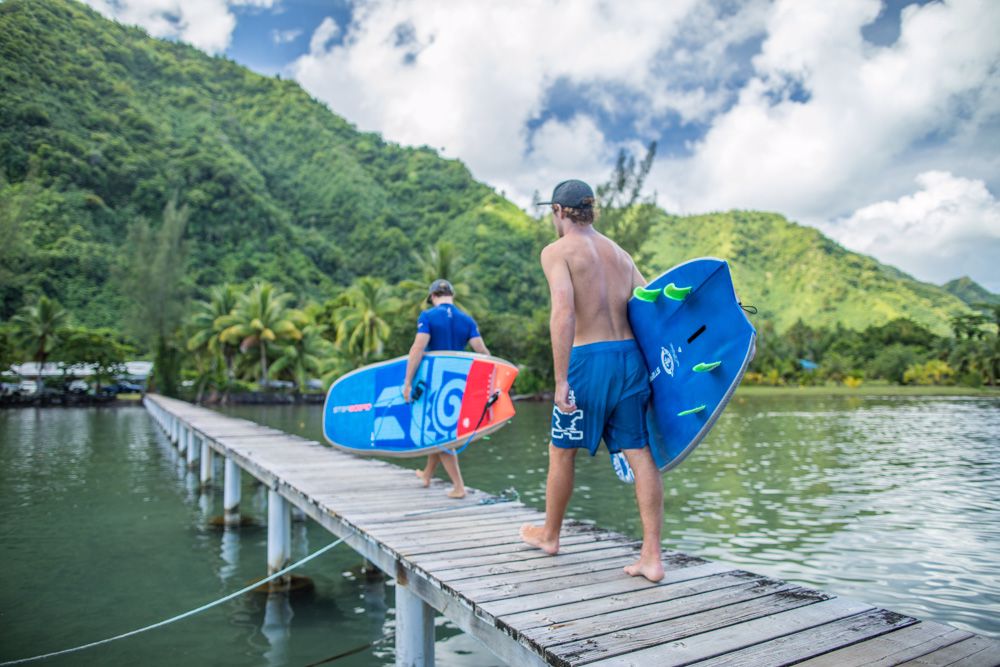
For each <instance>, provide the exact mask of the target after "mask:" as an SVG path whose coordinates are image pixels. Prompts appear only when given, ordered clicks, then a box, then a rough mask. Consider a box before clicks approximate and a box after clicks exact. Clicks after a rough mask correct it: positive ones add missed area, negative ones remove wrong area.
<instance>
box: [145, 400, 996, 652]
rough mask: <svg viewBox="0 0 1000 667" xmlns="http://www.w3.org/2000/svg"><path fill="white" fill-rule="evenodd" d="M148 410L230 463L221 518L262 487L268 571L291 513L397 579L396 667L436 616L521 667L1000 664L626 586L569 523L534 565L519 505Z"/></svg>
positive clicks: (190, 411) (231, 421) (712, 577)
mask: <svg viewBox="0 0 1000 667" xmlns="http://www.w3.org/2000/svg"><path fill="white" fill-rule="evenodd" d="M145 402H146V406H147V409H148V410H149V411H150V413H151V414H152V416H153V417H154V418H155V419H156V421H157V422H158V423H159V424H160V425H161V426H162V427H163V428H164V429H165V430H166V431H167V433H168V435H170V437H171V439H172V440H174V441H175V442H177V443H178V445H179V446H180V447H181V448H182V449H183V450H184V451H185V452H186V455H187V461H188V463H189V465H191V466H192V467H194V466H196V465H198V464H199V463H200V468H201V478H202V481H203V482H208V481H209V480H210V478H211V474H212V472H211V471H212V466H211V465H210V462H211V458H212V456H213V454H219V455H222V456H224V457H225V458H226V462H227V464H226V477H227V479H226V483H225V487H226V491H225V493H226V500H225V504H226V509H227V513H232V514H235V513H236V512H237V508H238V504H239V491H238V488H239V476H238V475H239V469H242V470H245V471H247V472H248V473H250V474H251V475H252V476H253V477H255V478H257V479H258V480H260V481H261V482H262V483H264V484H265V485H266V486H267V487H268V488H269V489H270V492H269V510H268V516H269V520H268V524H269V525H268V565H269V569H270V570H271V571H272V572H274V571H277V569H280V567H283V566H284V564H286V563H287V562H288V555H289V550H288V545H287V531H288V528H287V526H288V511H289V506H288V504H290V505H292V506H295V507H298V508H299V509H301V510H302V511H303V512H304V513H305V514H306V515H308V516H309V517H310V518H311V519H313V520H314V521H316V522H318V523H319V524H320V525H322V526H323V527H324V528H326V529H327V530H329V531H330V532H331V533H333V534H334V535H336V536H338V537H343V538H345V542H346V543H347V544H348V545H350V546H351V547H352V548H354V549H355V550H356V551H357V552H359V553H360V554H361V555H362V556H364V557H365V558H367V559H368V560H370V561H371V562H372V563H374V564H375V565H376V566H378V567H379V568H380V569H381V570H382V571H384V572H386V573H387V574H388V575H389V576H391V577H393V578H395V579H396V607H397V632H396V645H397V664H407V665H409V664H433V632H434V629H433V628H434V626H433V614H434V613H435V612H437V613H440V614H442V615H444V616H445V617H447V618H448V619H450V620H451V621H452V622H453V623H454V624H455V625H457V626H458V627H459V628H460V629H462V630H463V631H464V632H466V633H469V634H471V635H473V636H474V637H476V638H477V639H479V640H480V641H481V642H482V643H483V644H485V645H486V646H487V647H488V648H489V649H490V650H491V651H493V653H495V654H496V655H497V656H498V657H500V658H501V659H503V660H504V661H506V662H507V663H508V664H511V665H517V666H521V665H541V664H553V665H643V666H644V665H657V666H660V665H690V664H698V665H733V666H738V667H743V666H747V665H789V664H803V665H810V666H815V667H818V666H820V665H822V666H829V667H849V666H851V665H962V666H972V665H981V666H986V667H993V666H995V665H1000V643H998V642H996V641H994V640H991V639H988V638H985V637H981V636H977V635H974V634H972V633H970V632H965V631H962V630H958V629H955V628H951V627H948V626H946V625H942V624H939V623H932V622H927V621H920V620H918V619H916V618H911V617H909V616H904V615H902V614H897V613H894V612H891V611H887V610H885V609H878V608H875V607H872V606H871V605H868V604H865V603H863V602H858V601H855V600H849V599H845V598H841V597H837V596H834V595H829V594H827V593H823V592H821V591H818V590H813V589H809V588H804V587H801V586H796V585H794V584H790V583H787V582H784V581H779V580H775V579H771V578H768V577H764V576H761V575H758V574H754V573H752V572H747V571H745V570H740V569H737V568H734V567H731V566H727V565H724V564H722V563H713V562H708V561H706V560H704V559H702V558H698V557H695V556H688V555H686V554H683V553H679V552H666V553H665V554H664V565H665V567H666V570H667V572H666V577H665V578H664V580H663V581H662V582H660V583H658V584H651V583H649V582H647V581H645V580H644V579H639V578H632V577H628V576H626V575H624V574H623V573H622V567H623V566H624V565H626V564H628V563H630V562H632V561H633V560H634V559H635V558H636V557H637V554H638V543H637V542H635V541H634V540H631V539H629V538H628V537H626V536H623V535H620V534H617V533H614V532H611V531H606V530H602V529H598V528H595V527H594V526H591V525H587V524H582V523H578V522H568V523H567V524H566V526H565V528H564V532H563V538H562V550H561V551H560V553H559V555H557V556H546V555H544V554H543V553H542V552H541V551H538V550H535V549H530V548H528V547H526V546H525V545H523V544H522V543H521V542H520V540H519V539H518V527H519V526H520V525H521V524H522V523H524V522H525V521H532V522H541V521H542V520H543V515H542V513H540V512H538V511H537V510H534V509H531V508H529V507H526V506H525V505H523V504H521V503H517V502H508V503H497V504H481V503H480V501H481V500H482V499H484V498H487V496H485V495H484V494H483V493H481V492H475V491H472V492H471V493H470V494H469V495H468V496H466V498H465V499H463V500H460V501H456V500H451V499H448V498H446V497H444V494H441V493H428V492H427V491H426V490H425V489H423V488H421V487H420V486H419V483H418V482H417V480H416V479H415V477H414V474H413V471H412V470H410V469H404V468H401V467H399V466H395V465H392V464H389V463H385V462H382V461H373V460H362V459H359V458H356V457H353V456H351V455H348V454H345V453H342V452H339V451H337V450H334V449H332V448H330V447H327V446H325V445H321V444H320V443H317V442H312V441H309V440H306V439H303V438H300V437H296V436H292V435H289V434H287V433H284V432H282V431H278V430H275V429H272V428H267V427H265V426H261V425H259V424H255V423H253V422H250V421H247V420H243V419H235V418H231V417H226V416H224V415H221V414H219V413H217V412H213V411H212V410H207V409H204V408H200V407H197V406H194V405H191V404H189V403H185V402H182V401H177V400H174V399H169V398H165V397H162V396H156V395H147V396H146V398H145ZM237 466H238V468H237ZM231 475H235V481H234V480H233V479H230V476H231ZM234 485H235V488H236V490H235V491H233V487H234ZM234 493H235V494H236V495H235V497H234V496H233V494H234ZM234 498H235V501H234ZM234 503H235V504H234ZM438 510H443V511H438ZM283 534H284V537H283ZM283 540H284V542H283Z"/></svg>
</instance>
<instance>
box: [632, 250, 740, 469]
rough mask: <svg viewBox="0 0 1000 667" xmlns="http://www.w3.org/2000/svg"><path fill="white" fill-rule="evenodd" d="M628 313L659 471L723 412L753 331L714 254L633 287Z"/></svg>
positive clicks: (724, 268)
mask: <svg viewBox="0 0 1000 667" xmlns="http://www.w3.org/2000/svg"><path fill="white" fill-rule="evenodd" d="M628 317H629V322H630V323H631V325H632V331H633V333H634V335H635V338H636V342H637V343H638V344H639V349H640V350H641V351H642V354H643V357H644V358H645V360H646V368H647V369H648V370H649V381H650V387H651V389H652V397H651V398H650V403H649V408H648V410H647V420H646V421H647V426H648V428H649V439H650V443H649V444H650V450H651V451H652V454H653V460H654V461H655V462H656V466H657V467H658V468H659V469H660V470H661V471H663V472H666V471H667V470H669V469H671V468H673V467H674V466H676V465H677V464H679V463H680V462H681V461H682V460H684V457H685V456H687V455H688V454H690V453H691V451H692V450H693V449H694V448H695V447H697V446H698V443H700V442H701V440H702V438H704V437H705V435H707V434H708V432H709V430H710V429H711V428H712V426H713V425H714V424H715V421H716V420H717V419H718V418H719V415H721V414H722V411H723V410H724V409H725V407H726V404H727V403H728V402H729V399H730V398H732V395H733V392H734V391H736V387H737V386H739V383H740V380H741V379H742V378H743V374H744V373H745V372H746V369H747V365H748V364H749V363H750V360H751V359H752V358H753V355H754V350H755V346H756V340H757V332H756V330H755V329H754V327H753V325H752V324H750V321H749V320H748V319H747V317H746V314H745V313H744V311H743V309H742V307H741V306H740V303H739V301H738V300H737V298H736V291H735V289H734V288H733V278H732V275H731V274H730V273H729V264H728V263H727V262H726V261H725V260H722V259H716V258H713V257H705V258H701V259H693V260H691V261H688V262H685V263H683V264H679V265H678V266H675V267H674V268H672V269H670V270H669V271H667V272H666V273H664V274H663V275H661V276H660V277H658V278H657V279H656V280H654V281H653V282H651V283H650V284H649V285H647V286H646V287H638V288H636V290H635V292H634V294H633V296H632V298H631V299H629V302H628Z"/></svg>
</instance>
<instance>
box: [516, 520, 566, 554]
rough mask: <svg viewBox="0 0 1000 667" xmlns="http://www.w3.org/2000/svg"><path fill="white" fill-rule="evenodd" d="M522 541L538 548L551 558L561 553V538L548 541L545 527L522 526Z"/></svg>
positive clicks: (527, 524)
mask: <svg viewBox="0 0 1000 667" xmlns="http://www.w3.org/2000/svg"><path fill="white" fill-rule="evenodd" d="M521 539H522V540H524V541H525V543H527V544H530V545H531V546H533V547H538V548H539V549H541V550H542V551H544V552H545V553H547V554H549V555H550V556H555V555H556V554H557V553H559V538H558V537H556V539H554V540H550V539H546V537H545V527H544V526H533V525H531V524H530V523H526V524H524V525H523V526H521Z"/></svg>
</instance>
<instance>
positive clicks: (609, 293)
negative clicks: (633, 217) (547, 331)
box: [548, 228, 645, 345]
mask: <svg viewBox="0 0 1000 667" xmlns="http://www.w3.org/2000/svg"><path fill="white" fill-rule="evenodd" d="M548 250H549V251H550V252H552V253H553V254H554V255H556V257H558V258H559V259H561V260H562V261H564V262H565V263H566V266H567V267H568V269H569V275H570V280H571V281H572V283H573V304H574V311H575V315H576V327H575V331H574V335H573V344H574V345H586V344H587V343H596V342H599V341H608V340H628V339H630V338H633V335H632V327H631V326H630V325H629V322H628V309H627V307H626V303H627V302H628V300H629V297H631V296H632V290H633V289H634V288H635V286H636V285H642V284H644V283H645V281H644V280H643V278H642V275H641V274H640V273H639V270H638V269H637V268H636V266H635V263H634V262H633V261H632V258H631V257H630V256H629V254H628V253H627V252H625V251H624V250H622V249H621V248H620V247H619V246H618V244H616V243H615V242H614V241H612V240H611V239H609V238H608V237H606V236H604V235H603V234H601V233H600V232H598V231H596V230H594V229H593V228H591V229H590V230H589V233H585V234H567V235H565V236H563V237H562V238H560V239H559V240H558V241H555V242H554V243H552V244H551V245H550V246H549V249H548Z"/></svg>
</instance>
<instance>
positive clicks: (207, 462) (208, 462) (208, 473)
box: [201, 438, 212, 488]
mask: <svg viewBox="0 0 1000 667" xmlns="http://www.w3.org/2000/svg"><path fill="white" fill-rule="evenodd" d="M211 483H212V448H211V447H209V446H208V440H207V439H205V438H202V439H201V486H202V488H204V487H206V486H208V485H209V484H211Z"/></svg>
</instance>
